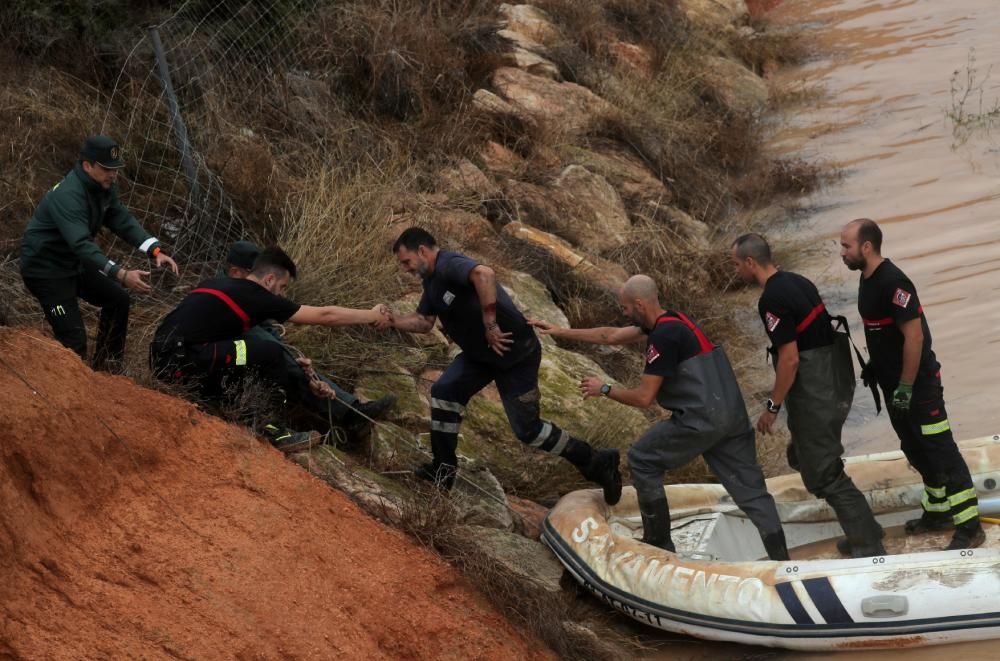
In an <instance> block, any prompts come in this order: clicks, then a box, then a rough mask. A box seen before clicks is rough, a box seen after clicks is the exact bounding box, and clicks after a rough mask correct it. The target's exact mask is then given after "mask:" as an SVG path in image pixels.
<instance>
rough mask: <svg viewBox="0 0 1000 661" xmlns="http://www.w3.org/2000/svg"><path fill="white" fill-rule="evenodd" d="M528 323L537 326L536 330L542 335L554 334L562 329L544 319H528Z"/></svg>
mask: <svg viewBox="0 0 1000 661" xmlns="http://www.w3.org/2000/svg"><path fill="white" fill-rule="evenodd" d="M528 325H529V326H533V327H534V328H537V329H538V332H539V333H541V334H542V335H553V336H554V335H555V334H556V333H557V332H558V331H560V330H562V329H561V328H560V327H559V326H556V325H555V324H553V323H552V322H549V321H545V320H544V319H528Z"/></svg>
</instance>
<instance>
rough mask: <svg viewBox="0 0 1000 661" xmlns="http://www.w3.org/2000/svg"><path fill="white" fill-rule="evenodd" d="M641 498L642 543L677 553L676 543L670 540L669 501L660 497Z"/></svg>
mask: <svg viewBox="0 0 1000 661" xmlns="http://www.w3.org/2000/svg"><path fill="white" fill-rule="evenodd" d="M637 496H638V498H639V514H641V515H642V543H643V544H649V545H650V546H655V547H657V548H661V549H663V550H665V551H670V552H671V553H676V552H677V549H676V548H675V547H674V541H673V540H672V539H671V538H670V509H669V508H668V507H667V499H666V498H664V497H662V496H659V497H651V498H644V497H643V496H642V494H637Z"/></svg>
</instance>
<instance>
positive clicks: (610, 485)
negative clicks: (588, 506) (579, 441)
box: [580, 448, 622, 505]
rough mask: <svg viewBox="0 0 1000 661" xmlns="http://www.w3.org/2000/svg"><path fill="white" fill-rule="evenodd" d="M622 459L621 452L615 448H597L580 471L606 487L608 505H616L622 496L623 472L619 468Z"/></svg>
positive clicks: (605, 495)
mask: <svg viewBox="0 0 1000 661" xmlns="http://www.w3.org/2000/svg"><path fill="white" fill-rule="evenodd" d="M620 461H621V457H620V455H619V452H618V450H617V449H615V448H610V449H606V450H597V451H596V452H594V453H593V454H592V456H591V458H590V462H589V463H588V464H587V466H586V467H585V468H581V469H580V472H581V473H582V474H583V476H584V477H585V478H587V479H588V480H590V481H591V482H597V483H598V484H600V485H601V487H602V488H603V489H604V502H606V503H607V504H608V505H616V504H618V501H619V500H621V497H622V474H621V472H620V471H619V470H618V464H619V462H620Z"/></svg>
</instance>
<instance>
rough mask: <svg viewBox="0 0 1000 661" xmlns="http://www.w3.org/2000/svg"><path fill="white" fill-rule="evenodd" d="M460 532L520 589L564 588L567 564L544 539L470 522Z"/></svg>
mask: <svg viewBox="0 0 1000 661" xmlns="http://www.w3.org/2000/svg"><path fill="white" fill-rule="evenodd" d="M456 533H457V534H458V535H459V536H460V537H461V538H462V546H463V547H465V548H466V549H469V550H471V551H473V552H476V553H478V554H481V555H482V556H483V557H484V558H485V559H486V560H488V561H489V562H490V563H491V565H494V567H495V568H496V569H498V570H500V571H501V572H502V573H503V574H505V575H506V576H507V577H508V578H509V579H511V580H513V581H514V582H515V583H516V584H517V585H518V588H519V589H520V590H529V591H531V590H542V591H544V592H549V593H553V594H556V593H559V592H561V591H562V588H561V587H560V585H559V581H560V579H561V578H562V574H563V566H562V565H561V564H559V561H558V560H556V559H555V557H553V555H552V553H550V552H549V550H548V549H547V548H545V547H544V546H543V545H542V544H541V543H540V542H536V541H533V540H530V539H527V538H526V537H523V536H521V535H518V534H515V533H511V532H504V531H501V530H494V529H490V528H482V527H479V526H466V527H464V528H462V529H460V530H458V531H456Z"/></svg>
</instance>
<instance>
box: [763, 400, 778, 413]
mask: <svg viewBox="0 0 1000 661" xmlns="http://www.w3.org/2000/svg"><path fill="white" fill-rule="evenodd" d="M764 406H766V407H767V411H768V413H777V412H778V411H780V410H781V404H775V403H774V400H773V399H771V398H768V400H767V404H765V405H764Z"/></svg>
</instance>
